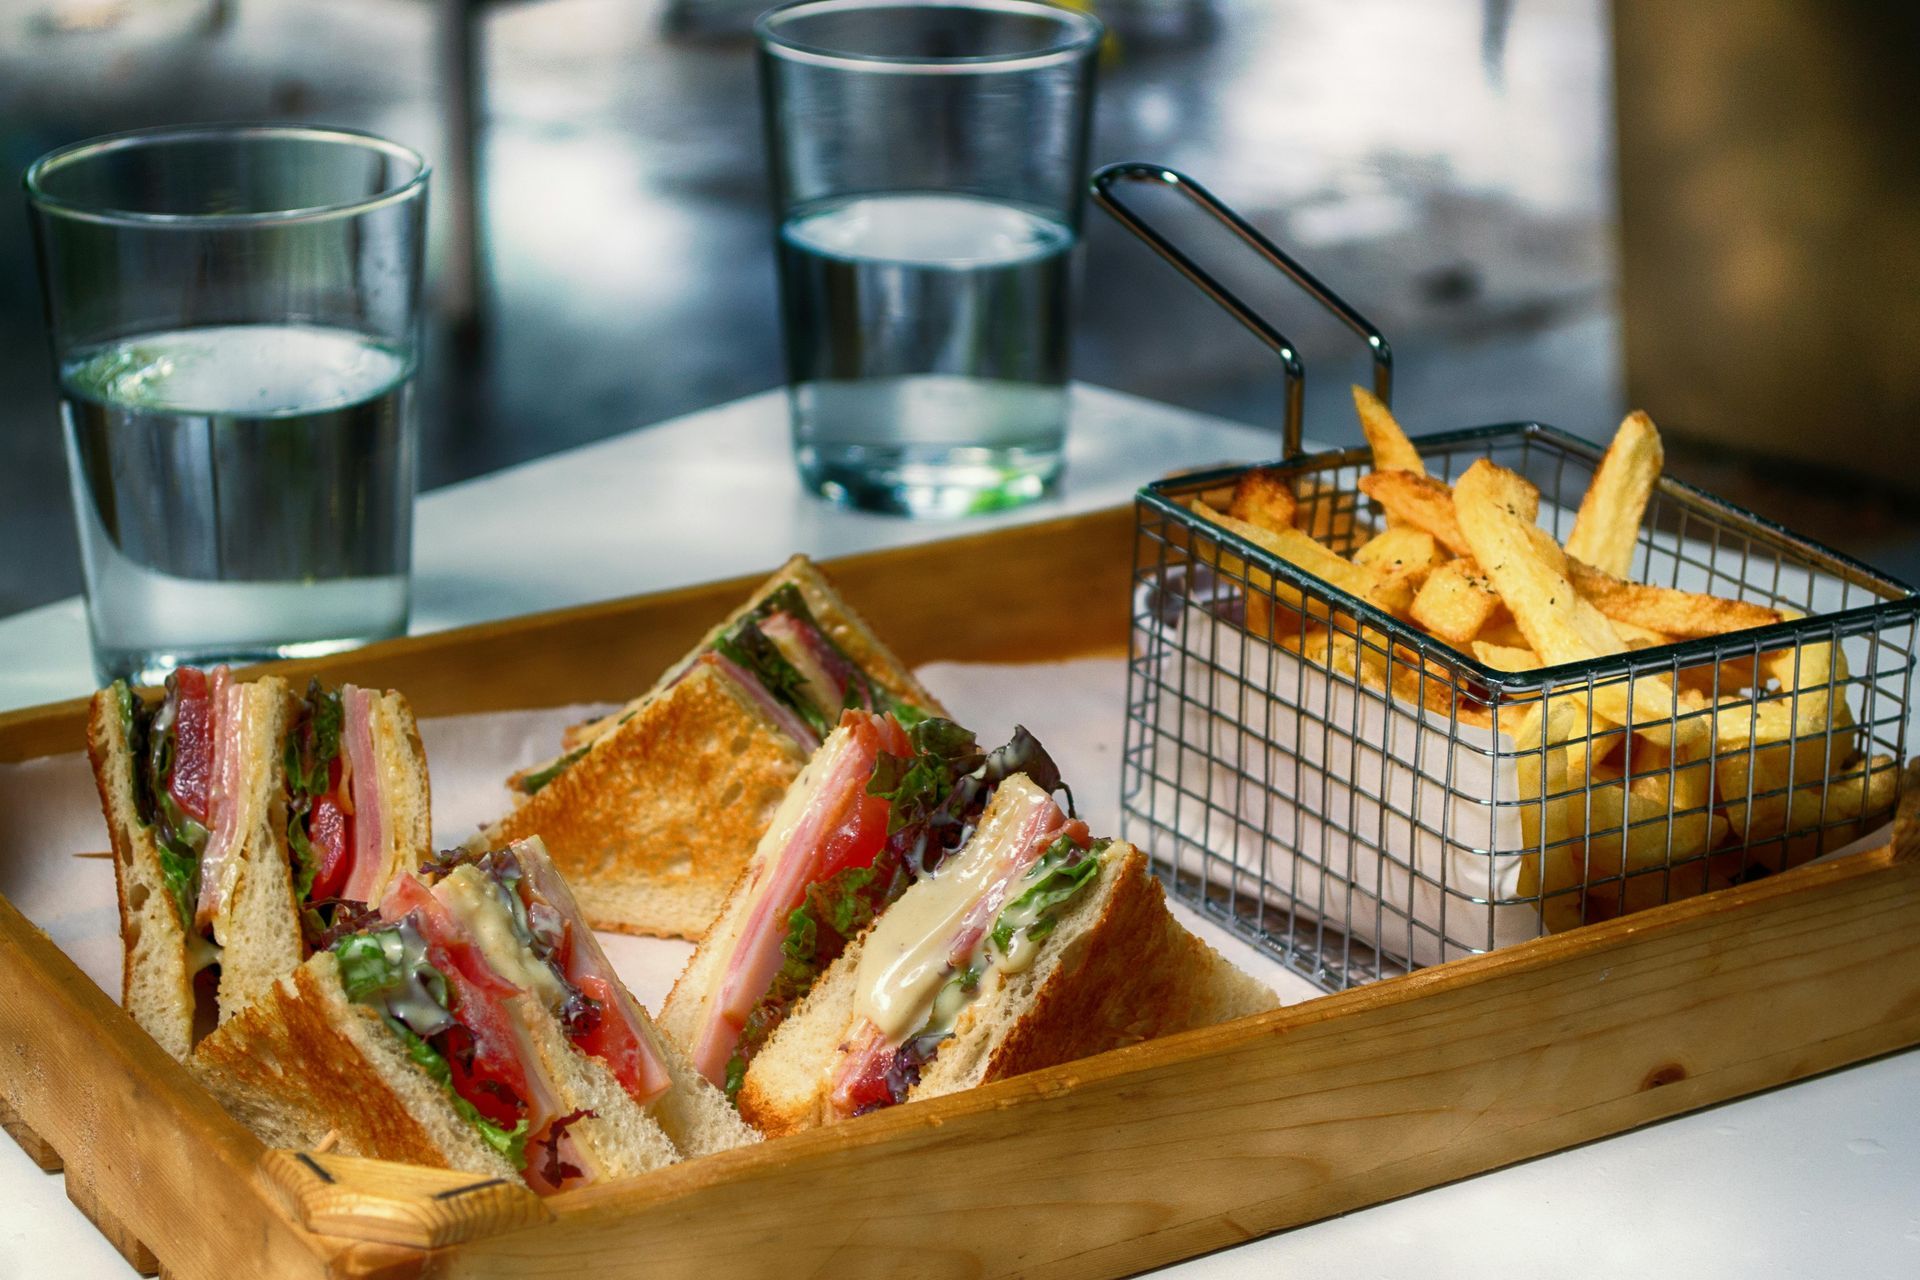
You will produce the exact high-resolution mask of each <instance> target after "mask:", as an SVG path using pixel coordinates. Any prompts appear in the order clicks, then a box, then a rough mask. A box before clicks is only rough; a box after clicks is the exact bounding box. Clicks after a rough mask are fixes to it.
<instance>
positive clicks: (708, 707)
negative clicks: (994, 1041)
mask: <svg viewBox="0 0 1920 1280" xmlns="http://www.w3.org/2000/svg"><path fill="white" fill-rule="evenodd" d="M789 584H791V585H793V586H794V587H796V588H797V589H798V590H799V592H800V594H801V597H802V598H803V599H804V600H805V601H806V604H807V608H808V610H809V611H810V612H811V613H812V614H813V617H814V621H815V622H817V623H818V624H819V625H820V627H821V629H822V630H823V631H824V632H825V633H826V635H827V636H828V637H829V638H830V639H832V640H833V642H834V643H835V644H836V645H838V646H839V647H840V648H841V650H842V651H843V652H844V653H845V654H846V655H847V656H848V657H849V658H851V659H852V660H853V661H854V662H855V663H857V664H859V666H860V667H861V669H862V670H864V671H865V672H866V673H867V675H868V676H869V677H870V678H872V679H873V680H874V681H875V682H876V683H877V684H879V685H880V686H881V687H882V688H884V689H886V690H887V691H888V692H889V693H890V694H892V695H893V696H894V697H897V698H900V699H902V700H904V701H907V702H910V703H912V704H913V705H915V706H917V707H919V708H921V709H922V710H925V711H927V712H929V713H930V714H935V715H941V714H944V711H943V710H942V709H941V707H940V704H939V703H938V702H937V701H935V699H934V698H933V695H931V694H930V693H928V692H927V691H926V689H925V688H924V687H923V686H922V685H921V684H920V682H919V681H918V680H916V679H915V678H914V676H913V673H912V672H910V671H908V670H907V668H906V667H905V666H904V665H902V663H901V662H900V660H899V659H898V658H896V657H895V656H894V655H893V654H892V653H891V652H890V651H889V650H888V649H887V648H886V646H885V645H884V644H882V643H881V642H880V640H879V638H878V637H876V636H875V635H874V634H873V631H872V629H871V628H870V627H868V626H867V624H866V622H865V621H863V620H862V619H861V618H860V616H859V615H858V614H856V613H855V612H854V611H853V610H852V609H851V608H849V607H848V606H847V605H846V603H845V602H844V601H842V600H841V599H840V597H839V596H838V595H837V594H835V592H834V590H833V588H832V586H831V585H829V583H828V582H827V580H826V578H825V577H824V576H823V575H822V574H821V573H820V571H819V569H818V568H816V567H815V566H814V565H813V563H812V562H811V561H809V560H808V559H807V558H806V557H804V556H795V557H794V558H793V559H792V560H789V561H788V562H787V563H786V565H785V566H783V567H782V568H781V570H780V571H779V572H778V573H776V574H774V575H773V576H772V577H771V578H769V579H768V580H767V581H766V582H764V583H762V584H761V585H760V587H759V589H758V590H756V591H755V592H754V593H753V595H751V596H750V597H748V599H747V600H746V602H745V603H743V604H742V605H741V606H740V607H739V608H738V609H736V610H734V611H733V613H731V614H729V615H728V616H727V617H726V619H724V620H723V621H722V622H721V623H720V624H719V625H718V626H716V627H714V628H713V629H712V630H711V631H709V632H708V633H707V635H706V636H705V637H703V638H702V639H701V641H700V644H699V645H698V646H696V647H695V648H694V649H693V651H692V652H690V653H689V654H687V656H686V657H684V658H682V659H681V660H680V661H679V662H676V663H675V664H674V665H673V666H672V667H670V668H669V669H668V670H667V671H666V672H665V673H664V674H663V675H662V676H661V678H660V680H659V682H658V683H656V684H655V685H654V687H653V688H652V689H650V690H649V691H648V692H647V693H645V694H643V695H641V696H640V697H639V698H637V699H635V700H634V701H633V702H631V703H629V704H628V705H627V706H625V707H624V708H622V709H621V710H619V711H617V712H615V713H613V714H612V715H609V716H606V717H604V718H602V719H600V720H598V721H594V722H592V723H590V724H587V725H581V726H576V727H575V728H574V729H572V730H569V732H568V735H567V738H566V743H565V746H566V749H567V751H568V752H570V753H571V752H584V754H582V755H581V756H580V757H579V758H578V759H577V760H575V761H574V762H573V763H571V764H570V765H567V766H566V767H564V769H562V771H561V772H560V773H559V774H558V775H557V776H556V777H554V778H553V780H552V781H550V782H548V783H546V785H544V786H543V787H541V788H540V789H539V790H538V791H536V792H535V793H534V794H532V795H531V796H524V797H522V798H521V799H520V801H519V805H518V807H517V808H516V809H515V810H514V811H513V812H512V813H510V814H508V815H507V816H506V817H505V818H503V819H502V820H501V821H500V822H498V823H496V824H495V825H494V826H492V827H489V828H488V829H487V830H485V831H484V832H482V833H481V837H480V838H481V839H482V840H484V841H485V842H487V843H488V844H494V845H497V844H504V843H506V842H507V841H509V840H516V839H524V838H526V837H528V836H533V835H538V836H540V837H542V838H543V839H544V840H545V841H546V845H547V851H548V852H549V853H550V854H551V855H552V857H553V859H554V861H555V862H556V863H557V864H558V865H559V867H560V869H561V871H562V873H563V874H564V875H565V876H566V877H567V879H568V880H569V881H570V882H571V883H572V885H573V889H574V892H575V893H576V894H577V895H578V896H579V899H580V904H581V906H582V908H583V909H584V910H585V912H586V916H587V919H588V920H589V921H590V922H591V923H592V924H593V926H594V927H595V928H597V929H610V930H614V931H616V932H621V933H639V934H654V935H658V936H663V937H681V938H698V937H700V936H701V935H702V934H703V933H705V932H706V930H707V927H708V926H709V925H710V924H711V923H712V921H713V918H714V916H715V914H716V913H717V912H718V911H719V910H720V906H721V903H722V902H723V901H725V899H726V895H727V892H728V890H729V889H730V888H731V887H732V885H733V883H734V881H735V880H736V879H737V878H738V877H739V875H740V871H741V869H742V868H743V867H744V866H745V865H746V862H747V858H748V856H749V855H750V854H751V853H752V852H753V847H754V845H755V843H756V842H757V841H758V840H759V838H760V836H761V834H762V832H764V831H765V829H766V825H767V822H768V821H769V820H770V819H771V817H772V816H773V811H774V809H775V807H777V806H778V804H779V802H780V797H781V796H782V795H783V794H784V793H785V791H786V789H787V787H788V786H789V785H790V784H791V783H792V782H793V780H794V778H795V777H796V776H798V774H799V772H800V769H801V766H803V765H804V764H805V763H806V760H807V754H808V748H806V747H804V746H802V745H801V744H799V743H797V742H795V741H794V740H793V738H792V737H790V736H789V735H788V733H787V732H786V731H785V730H783V729H782V728H781V727H780V725H779V723H778V722H777V721H776V720H774V718H773V717H772V716H770V715H769V714H768V713H767V712H766V710H765V709H764V708H762V707H761V706H760V705H759V703H758V702H757V701H756V700H755V699H754V698H753V697H752V696H750V695H749V694H748V693H747V692H746V691H744V690H741V689H739V688H738V687H737V686H735V685H734V683H733V682H732V681H731V680H729V679H728V678H727V677H725V676H724V675H721V674H720V673H719V672H717V671H715V670H713V669H712V668H710V667H708V666H705V665H697V664H698V660H699V658H700V655H701V654H702V653H704V652H705V651H706V650H707V649H708V647H709V646H710V645H711V644H712V643H713V641H714V639H715V638H716V637H718V636H719V635H721V634H722V633H723V632H725V631H726V630H727V629H728V628H730V627H732V626H733V625H734V624H735V623H736V622H738V621H739V620H740V619H741V618H742V617H744V616H745V615H746V614H747V613H748V612H750V611H751V610H752V609H753V608H755V607H756V606H757V605H759V604H760V603H761V602H762V601H763V600H765V599H766V598H767V597H768V596H770V595H771V594H773V593H774V592H775V591H777V590H779V589H780V588H781V587H784V586H787V585H789ZM556 763H557V762H556ZM526 776H527V772H525V771H523V772H522V773H521V774H518V775H516V776H515V779H514V780H513V781H514V782H516V783H517V782H519V781H520V780H522V779H524V778H525V777H526Z"/></svg>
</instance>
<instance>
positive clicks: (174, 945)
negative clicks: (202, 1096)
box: [87, 689, 194, 1059]
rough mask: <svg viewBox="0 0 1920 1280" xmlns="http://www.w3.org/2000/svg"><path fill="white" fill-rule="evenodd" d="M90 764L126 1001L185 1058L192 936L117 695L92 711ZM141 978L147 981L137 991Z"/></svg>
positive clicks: (96, 699)
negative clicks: (145, 823)
mask: <svg viewBox="0 0 1920 1280" xmlns="http://www.w3.org/2000/svg"><path fill="white" fill-rule="evenodd" d="M87 759H88V761H89V762H90V763H91V764H92V766H93V782H94V787H95V789H96V790H97V791H98V792H99V794H100V811H101V814H102V816H103V817H104V818H105V819H106V824H107V839H108V840H109V842H110V843H111V845H112V848H113V885H114V897H115V899H116V902H117V905H118V906H119V909H120V945H121V951H122V956H121V962H120V1003H121V1005H122V1006H123V1007H125V1008H127V1009H128V1010H129V1011H130V1012H132V1013H133V1014H134V1015H135V1021H137V1022H138V1023H139V1024H140V1025H141V1027H142V1028H143V1029H144V1030H145V1031H146V1032H147V1034H148V1035H150V1036H152V1037H153V1038H154V1040H155V1041H157V1042H158V1043H159V1045H160V1047H161V1048H162V1049H165V1050H166V1051H167V1052H168V1053H170V1054H172V1055H173V1056H174V1057H175V1058H180V1059H184V1058H185V1057H186V1056H187V1053H188V1051H189V1050H190V1049H191V1048H192V1045H193V1009H194V992H193V975H192V973H191V972H190V971H189V969H188V966H187V954H186V939H187V935H186V930H185V929H184V928H183V927H182V926H181V924H180V918H179V916H178V915H177V914H175V910H174V906H173V902H172V900H171V898H170V896H169V895H168V893H167V891H166V887H165V878H164V876H163V875H162V874H161V871H160V856H159V853H158V852H157V851H156V850H155V848H154V844H153V836H152V835H151V834H150V833H149V832H148V831H146V830H145V829H144V828H142V827H140V826H139V825H138V818H137V815H136V814H135V812H134V799H133V772H132V771H133V770H134V769H135V768H136V767H137V763H136V762H135V761H134V760H133V758H132V755H131V753H130V751H129V749H128V743H127V737H126V733H125V731H124V729H123V728H122V727H121V723H120V706H119V700H118V699H117V698H116V697H115V696H114V693H113V690H111V689H102V690H100V691H99V692H98V693H96V694H94V695H93V700H92V701H91V702H90V703H88V705H87ZM141 975H144V981H142V982H140V983H138V985H136V978H137V977H139V976H141ZM136 991H138V992H139V993H140V994H139V997H138V998H137V999H136Z"/></svg>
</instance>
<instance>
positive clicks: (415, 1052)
mask: <svg viewBox="0 0 1920 1280" xmlns="http://www.w3.org/2000/svg"><path fill="white" fill-rule="evenodd" d="M386 1023H387V1026H388V1028H389V1029H390V1030H392V1032H393V1033H394V1034H395V1035H397V1036H399V1037H400V1039H401V1042H402V1043H404V1044H405V1045H406V1046H407V1056H408V1057H410V1058H412V1059H413V1060H414V1062H415V1063H416V1064H418V1065H419V1067H420V1068H421V1069H422V1070H424V1071H425V1072H426V1073H427V1074H428V1075H430V1076H432V1077H433V1079H434V1082H435V1083H436V1084H438V1085H439V1086H440V1087H441V1089H443V1090H444V1091H445V1092H446V1095H447V1100H448V1101H450V1102H452V1103H453V1109H454V1110H455V1111H457V1112H459V1113H460V1118H461V1119H462V1120H465V1121H466V1122H467V1123H468V1124H470V1125H472V1126H473V1127H474V1130H475V1132H477V1133H478V1134H479V1135H480V1140H481V1141H482V1142H485V1143H486V1144H487V1145H488V1146H489V1147H492V1148H493V1149H494V1150H495V1151H497V1152H499V1153H500V1156H501V1157H502V1158H503V1159H505V1160H506V1162H507V1163H508V1164H510V1165H512V1166H513V1167H514V1168H516V1169H524V1168H526V1167H527V1121H526V1118H525V1117H524V1116H523V1117H521V1119H520V1122H519V1123H518V1124H516V1125H514V1126H513V1128H511V1129H502V1128H501V1127H500V1126H499V1125H497V1124H495V1123H494V1122H493V1121H491V1120H489V1119H487V1118H486V1117H485V1116H483V1115H481V1114H480V1112H479V1109H478V1108H476V1107H475V1106H474V1105H473V1104H472V1103H471V1102H468V1101H467V1100H466V1099H465V1098H463V1097H461V1096H460V1095H459V1094H458V1093H457V1092H455V1090H454V1087H453V1068H452V1067H450V1066H448V1065H447V1060H446V1058H444V1057H443V1056H441V1054H440V1051H439V1050H437V1049H435V1048H434V1047H433V1046H432V1045H430V1044H428V1043H427V1042H426V1041H425V1040H423V1039H421V1038H420V1037H419V1036H417V1035H415V1034H414V1033H413V1032H412V1031H411V1030H409V1029H408V1027H407V1026H406V1024H405V1023H403V1022H401V1021H399V1020H398V1019H396V1018H393V1017H388V1018H387V1019H386Z"/></svg>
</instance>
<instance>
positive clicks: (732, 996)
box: [693, 711, 910, 1084]
mask: <svg viewBox="0 0 1920 1280" xmlns="http://www.w3.org/2000/svg"><path fill="white" fill-rule="evenodd" d="M840 723H841V727H842V728H843V729H845V730H846V731H847V732H846V736H845V737H843V738H841V739H840V741H839V743H838V745H837V746H836V747H833V748H830V749H831V750H833V751H834V754H833V756H832V758H831V759H830V760H828V761H827V762H826V764H825V768H824V769H823V770H822V772H821V777H820V781H819V783H818V784H817V785H816V786H815V788H814V793H813V797H812V798H811V799H810V800H809V801H808V802H807V806H806V809H805V810H804V811H803V812H802V813H801V816H800V821H799V822H798V824H796V825H795V827H794V828H793V834H792V835H791V836H789V837H788V839H787V842H786V844H785V846H784V847H783V848H782V849H781V850H780V851H779V852H778V853H777V854H776V855H775V856H774V858H773V861H772V864H771V865H770V866H769V867H768V868H767V874H766V878H765V883H764V884H763V885H761V886H759V887H758V890H757V894H756V896H755V898H754V900H753V905H752V906H751V907H750V908H749V909H748V914H747V921H746V924H745V925H744V926H743V927H742V928H741V930H740V932H739V933H738V934H737V935H736V939H735V942H734V947H733V953H732V954H731V955H730V956H729V957H728V958H727V962H726V969H725V976H724V977H723V978H722V979H721V982H720V989H719V991H718V992H717V993H716V994H715V996H714V997H713V998H712V999H711V1000H710V1002H709V1004H708V1007H707V1010H706V1025H705V1026H704V1027H703V1028H702V1029H701V1032H700V1036H699V1038H698V1040H697V1042H696V1043H695V1045H694V1051H693V1065H694V1067H695V1069H696V1070H698V1071H699V1072H700V1073H701V1074H702V1075H704V1076H706V1078H707V1079H709V1080H711V1081H713V1082H714V1083H715V1084H719V1083H721V1082H722V1081H723V1080H725V1078H726V1071H727V1061H728V1059H730V1058H731V1057H732V1056H733V1050H734V1046H735V1045H736V1044H737V1043H738V1042H739V1040H740V1031H741V1029H742V1028H743V1027H745V1026H746V1022H747V1015H748V1014H750V1013H752V1012H753V1007H754V1006H755V1005H757V1004H759V1003H760V1000H761V998H762V997H763V996H765V995H766V994H767V988H768V987H770V986H771V985H772V984H773V978H774V975H775V974H776V973H778V972H779V971H780V965H781V963H782V959H783V958H782V956H781V954H780V943H781V941H782V940H783V939H784V938H785V937H786V934H787V917H788V916H789V915H790V914H792V912H793V909H794V908H795V907H797V906H799V905H800V903H801V901H802V900H803V899H804V898H805V896H806V892H807V886H809V885H810V884H812V883H813V882H814V881H815V880H817V879H819V878H820V875H821V870H822V868H821V865H820V861H821V854H822V852H823V851H824V850H825V849H826V847H827V842H828V839H829V838H830V837H831V836H832V835H833V834H834V832H835V831H836V830H837V829H838V828H839V826H840V824H841V823H842V822H843V821H845V820H846V818H847V817H848V815H849V813H850V812H851V811H852V810H853V807H854V805H855V804H857V803H858V801H859V800H860V798H861V796H862V795H863V793H864V792H865V789H866V785H867V779H869V778H871V777H872V776H873V770H874V766H875V764H876V763H877V762H878V760H879V755H880V751H881V749H882V747H883V746H884V747H885V748H886V749H887V750H890V751H893V752H896V753H904V752H905V751H907V750H909V749H910V747H909V745H908V743H907V739H906V735H905V734H904V733H903V732H902V731H901V729H900V727H899V726H898V725H897V724H896V723H895V722H894V721H893V720H892V719H891V718H889V717H884V716H876V715H872V714H870V713H868V712H864V711H848V712H846V713H844V714H843V715H842V716H841V719H840ZM875 852H876V853H877V852H878V850H877V849H876V850H875Z"/></svg>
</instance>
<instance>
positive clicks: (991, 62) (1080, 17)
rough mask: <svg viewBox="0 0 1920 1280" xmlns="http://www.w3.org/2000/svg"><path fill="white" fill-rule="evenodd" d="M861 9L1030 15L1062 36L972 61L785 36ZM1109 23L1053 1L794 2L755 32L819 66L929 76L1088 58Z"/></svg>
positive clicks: (767, 46)
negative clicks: (797, 26) (808, 23)
mask: <svg viewBox="0 0 1920 1280" xmlns="http://www.w3.org/2000/svg"><path fill="white" fill-rule="evenodd" d="M861 9H901V10H913V9H921V10H926V9H966V10H973V11H976V12H980V13H1012V14H1024V15H1026V16H1028V17H1034V18H1042V19H1046V20H1049V21H1051V22H1054V23H1056V24H1057V25H1058V26H1059V28H1060V29H1061V32H1062V37H1061V38H1060V39H1059V40H1057V41H1054V42H1051V43H1048V44H1044V45H1041V46H1039V47H1037V48H1035V49H1033V50H1031V51H1029V52H1026V53H1012V54H1007V53H989V54H978V55H974V56H970V57H958V58H933V57H924V56H914V55H900V54H872V53H850V52H848V51H846V50H844V49H834V48H829V47H826V46H823V45H811V44H807V43H805V42H804V41H800V40H794V39H791V38H789V37H787V36H783V35H782V34H780V32H779V30H778V28H779V26H780V25H781V24H782V23H783V22H785V21H786V20H787V19H790V18H792V17H796V16H799V15H802V14H819V13H842V12H849V11H857V10H861ZM1106 31H1107V28H1106V24H1105V23H1103V22H1101V21H1100V19H1099V18H1096V17H1095V16H1094V15H1093V14H1091V13H1087V12H1084V11H1082V10H1079V9H1068V8H1065V7H1063V6H1061V5H1057V4H1050V3H1047V0H934V2H933V3H915V2H914V0H790V2H789V3H785V4H780V5H776V6H775V7H774V8H771V9H769V10H767V11H766V12H765V13H763V14H761V15H760V16H759V18H757V19H755V21H754V24H753V33H754V36H755V38H756V39H758V41H759V42H760V47H761V49H762V50H764V51H765V52H767V53H769V54H772V55H774V56H776V57H781V58H787V59H790V60H792V61H794V62H805V63H810V64H812V65H814V66H822V67H841V68H845V69H847V70H851V71H876V72H907V73H918V74H924V75H955V74H963V75H980V74H983V73H991V72H999V71H1029V70H1033V69H1035V68H1038V67H1047V66H1055V65H1058V64H1059V63H1063V62H1072V61H1074V60H1075V59H1077V58H1081V57H1084V56H1086V55H1087V54H1088V53H1090V52H1092V50H1093V49H1094V48H1096V47H1097V46H1098V45H1099V43H1100V41H1101V40H1102V39H1103V38H1104V37H1105V36H1106Z"/></svg>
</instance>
